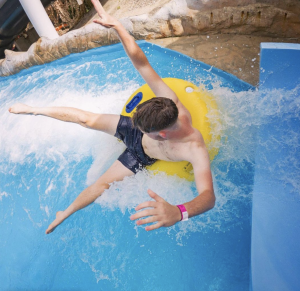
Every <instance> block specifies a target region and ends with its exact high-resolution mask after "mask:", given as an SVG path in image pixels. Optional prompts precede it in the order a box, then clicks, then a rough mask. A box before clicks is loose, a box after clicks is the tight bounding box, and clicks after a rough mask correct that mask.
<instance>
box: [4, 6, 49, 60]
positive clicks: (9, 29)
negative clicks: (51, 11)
mask: <svg viewBox="0 0 300 291" xmlns="http://www.w3.org/2000/svg"><path fill="white" fill-rule="evenodd" d="M51 1H53V0H41V2H42V4H43V6H44V7H46V6H48V5H49V4H50V3H51ZM28 22H29V19H28V17H27V15H26V13H25V11H24V9H23V7H22V5H21V4H20V1H19V0H0V59H1V58H4V50H5V49H11V48H12V45H13V42H14V40H15V38H16V37H17V36H18V35H19V34H20V33H21V32H22V31H23V30H24V29H25V28H26V25H27V23H28Z"/></svg>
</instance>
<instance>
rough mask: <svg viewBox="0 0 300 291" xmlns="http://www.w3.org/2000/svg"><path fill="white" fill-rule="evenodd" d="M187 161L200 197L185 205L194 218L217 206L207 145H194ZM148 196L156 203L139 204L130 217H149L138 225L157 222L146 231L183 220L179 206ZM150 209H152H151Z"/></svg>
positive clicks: (133, 218) (151, 195) (154, 196)
mask: <svg viewBox="0 0 300 291" xmlns="http://www.w3.org/2000/svg"><path fill="white" fill-rule="evenodd" d="M186 153H187V156H186V157H185V160H187V161H189V162H191V163H192V165H193V168H194V175H195V182H196V187H197V190H198V193H199V195H198V196H197V197H196V198H194V199H193V200H191V201H189V202H186V203H183V205H184V206H185V208H186V210H187V212H188V217H189V218H190V217H193V216H196V215H199V214H201V213H204V212H206V211H208V210H210V209H212V208H213V207H214V205H215V194H214V189H213V182H212V174H211V170H210V161H209V155H208V152H207V149H206V147H205V145H204V144H203V145H201V144H200V143H193V144H192V145H191V149H190V150H189V151H186ZM148 194H149V196H150V197H151V198H153V199H154V200H155V201H147V202H143V203H141V204H139V205H138V206H137V207H136V208H135V210H136V211H139V210H142V209H144V208H148V209H144V210H142V211H140V212H137V213H135V214H134V215H132V216H131V217H130V219H131V220H136V219H139V218H143V217H146V216H148V217H147V218H144V219H141V220H138V221H137V224H138V225H143V224H147V223H151V222H156V223H155V224H152V225H150V226H147V227H146V230H154V229H157V228H160V227H162V226H165V227H166V226H172V225H174V224H175V223H177V222H178V221H180V220H181V212H180V210H179V209H178V207H177V206H175V205H172V204H170V203H168V202H167V201H165V200H164V199H163V198H162V197H160V196H159V195H157V194H156V193H154V192H153V191H152V190H148ZM149 207H150V208H149Z"/></svg>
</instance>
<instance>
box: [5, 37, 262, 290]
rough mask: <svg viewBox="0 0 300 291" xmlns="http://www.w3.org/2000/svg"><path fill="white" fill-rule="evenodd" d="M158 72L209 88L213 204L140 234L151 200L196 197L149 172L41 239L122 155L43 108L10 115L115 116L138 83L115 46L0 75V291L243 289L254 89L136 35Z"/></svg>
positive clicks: (115, 145) (110, 141)
mask: <svg viewBox="0 0 300 291" xmlns="http://www.w3.org/2000/svg"><path fill="white" fill-rule="evenodd" d="M138 43H139V45H140V46H141V48H142V49H143V51H144V52H145V54H146V56H147V57H148V59H149V61H150V63H151V64H152V66H153V67H154V69H155V70H156V71H157V72H158V74H159V75H160V76H161V77H174V78H181V79H185V80H188V81H191V82H193V83H194V84H196V85H197V86H199V87H201V88H205V89H207V90H209V91H210V92H211V93H212V94H213V95H214V96H215V98H216V101H217V103H218V105H219V115H220V116H221V119H220V120H214V113H213V112H211V113H210V114H209V116H208V117H209V118H210V119H211V120H212V122H216V123H218V124H217V128H219V130H220V132H221V133H222V138H221V142H220V144H219V146H220V151H219V154H218V156H217V157H216V158H215V159H214V161H213V162H212V164H211V167H212V173H213V179H214V187H215V194H216V198H217V202H216V206H215V208H214V209H213V210H211V211H209V212H207V213H205V214H202V215H200V216H198V217H194V218H192V219H190V220H189V221H188V222H181V223H178V224H176V225H175V226H173V227H170V228H161V229H159V230H156V231H152V232H146V231H145V230H144V227H143V226H136V224H135V222H133V221H131V220H130V219H129V217H130V215H131V214H133V213H134V207H135V206H136V205H138V204H139V203H141V202H143V201H146V200H149V197H148V195H147V192H146V191H147V189H148V188H150V189H152V190H153V191H155V192H157V193H158V194H159V195H161V196H162V197H163V198H164V199H166V200H167V201H168V202H170V203H172V204H181V203H184V202H187V201H190V200H192V199H193V198H194V197H195V196H196V195H198V193H197V191H196V188H195V184H194V183H193V182H187V181H186V180H183V179H180V178H178V177H176V176H166V175H165V174H164V173H160V174H158V175H155V176H154V175H152V174H151V173H148V172H146V171H144V172H139V173H138V174H137V175H136V176H133V177H128V178H125V179H124V181H121V182H116V183H113V184H112V185H111V188H110V189H109V190H107V191H105V192H104V194H103V195H102V196H101V197H100V198H98V199H97V201H96V203H93V204H92V205H90V206H88V207H87V208H85V209H83V210H81V211H79V212H77V213H75V214H74V215H72V216H71V217H70V218H69V219H68V220H66V221H65V222H64V223H63V224H62V225H60V226H59V227H58V228H57V229H56V230H55V231H54V232H53V233H52V234H50V235H45V230H46V229H47V227H48V225H49V224H50V223H51V222H52V221H53V220H54V218H55V213H56V211H59V210H63V209H65V208H66V207H67V206H68V205H69V204H70V203H71V202H72V201H73V200H74V199H75V198H76V197H77V195H78V194H79V193H80V192H81V191H82V190H83V189H85V188H86V187H87V186H88V185H91V184H92V183H93V182H94V181H96V179H97V178H98V177H99V176H100V175H101V174H102V173H104V172H105V171H106V170H107V169H108V168H109V166H110V165H111V164H112V163H113V161H114V160H115V159H116V158H117V157H118V156H119V155H120V154H121V153H122V151H123V150H124V145H123V144H121V143H119V142H118V141H117V140H116V139H115V138H114V137H111V136H108V135H105V134H104V133H101V132H96V131H92V130H89V129H86V128H83V127H80V126H78V125H76V124H71V123H63V122H61V121H57V120H54V119H51V118H46V117H42V116H24V115H13V114H9V113H8V111H7V110H8V108H9V107H10V106H11V105H12V104H14V103H16V102H22V103H25V104H28V105H31V106H70V107H77V108H80V109H84V110H89V111H92V112H96V113H114V114H119V113H120V112H121V109H122V107H123V105H124V103H125V102H126V100H127V99H128V97H129V96H130V95H131V94H132V93H133V92H134V91H135V90H136V89H137V88H138V87H140V86H141V85H142V84H144V81H143V79H142V78H141V77H140V76H139V74H138V73H137V71H136V70H135V69H134V67H133V66H132V64H131V62H130V60H129V58H128V57H127V56H126V54H125V52H124V50H123V49H122V46H121V45H120V44H118V45H113V46H109V47H102V48H98V49H93V50H90V51H88V52H85V53H81V54H73V55H70V56H68V57H65V58H63V59H60V60H58V61H55V62H52V63H50V64H46V65H42V66H38V67H33V68H30V69H28V70H25V71H22V72H20V73H19V74H17V75H14V76H10V77H5V78H1V79H0V120H1V127H0V139H1V140H0V141H1V144H0V268H1V271H0V282H1V286H2V287H1V290H17V289H22V290H114V289H117V290H175V289H176V290H197V291H198V290H204V291H207V290H220V291H227V290H228V291H229V290H230V291H234V290H236V291H242V290H249V281H250V278H249V276H250V274H249V273H250V271H249V270H250V230H251V195H252V194H251V193H252V188H253V175H254V152H255V145H256V142H257V141H256V131H257V127H258V126H259V122H260V114H261V112H262V111H257V110H256V109H255V108H256V107H255V106H256V104H257V100H258V98H259V97H258V92H257V91H255V90H253V87H252V86H251V85H249V84H247V83H244V82H242V81H240V80H238V79H237V78H235V77H234V76H232V75H229V74H227V73H225V72H223V71H220V70H218V69H215V68H212V67H210V66H208V65H206V64H203V63H201V62H199V61H195V60H193V59H191V58H189V57H186V56H184V55H182V54H179V53H176V52H173V51H170V50H168V49H164V48H161V47H158V46H155V45H152V44H150V43H147V42H144V41H142V42H138Z"/></svg>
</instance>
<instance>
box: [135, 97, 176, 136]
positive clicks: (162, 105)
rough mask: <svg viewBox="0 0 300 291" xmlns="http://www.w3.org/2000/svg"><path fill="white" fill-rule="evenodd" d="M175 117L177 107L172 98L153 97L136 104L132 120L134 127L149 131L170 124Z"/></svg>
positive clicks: (164, 127) (174, 120)
mask: <svg viewBox="0 0 300 291" xmlns="http://www.w3.org/2000/svg"><path fill="white" fill-rule="evenodd" d="M177 118H178V108H177V106H176V104H175V103H174V101H173V100H171V99H169V98H165V97H155V98H152V99H150V100H148V101H145V102H144V103H142V104H140V105H138V106H137V109H136V112H135V113H134V115H133V117H132V121H133V125H134V126H135V127H138V128H139V129H141V130H142V131H144V132H147V133H150V132H154V131H160V130H163V129H166V128H167V127H169V126H172V125H173V124H174V123H175V122H176V120H177Z"/></svg>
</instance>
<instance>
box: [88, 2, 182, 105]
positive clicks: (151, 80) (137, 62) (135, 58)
mask: <svg viewBox="0 0 300 291" xmlns="http://www.w3.org/2000/svg"><path fill="white" fill-rule="evenodd" d="M92 3H93V5H94V7H95V9H96V11H97V12H98V15H99V16H100V19H96V20H94V22H95V23H98V24H101V25H103V26H105V27H108V28H113V29H115V31H116V32H117V33H118V35H119V38H120V40H121V42H122V44H123V46H124V49H125V51H126V53H127V55H128V56H129V58H130V59H131V61H132V63H133V65H134V67H135V68H136V69H137V70H138V71H139V73H140V74H141V76H142V77H143V79H144V80H145V81H146V83H147V84H148V85H149V86H150V88H151V90H152V91H153V92H154V94H155V95H156V96H157V97H167V98H170V99H172V100H173V101H174V102H175V103H176V104H177V103H178V102H180V101H179V99H178V98H177V96H176V94H175V93H174V91H173V90H172V89H170V88H169V87H168V86H167V85H166V84H165V83H164V81H163V80H162V79H161V78H160V76H159V75H158V74H157V73H156V72H155V71H154V69H153V68H152V66H151V65H150V63H149V61H148V59H147V57H146V56H145V54H144V52H143V51H142V50H141V49H140V47H139V46H138V45H137V44H136V42H135V40H134V38H133V37H132V36H131V35H129V33H128V32H127V31H126V29H125V28H124V27H123V25H122V24H121V23H120V22H119V21H117V20H116V19H115V18H113V17H112V16H110V15H109V14H107V13H106V12H105V11H104V9H103V7H102V5H101V4H100V2H99V0H92Z"/></svg>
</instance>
